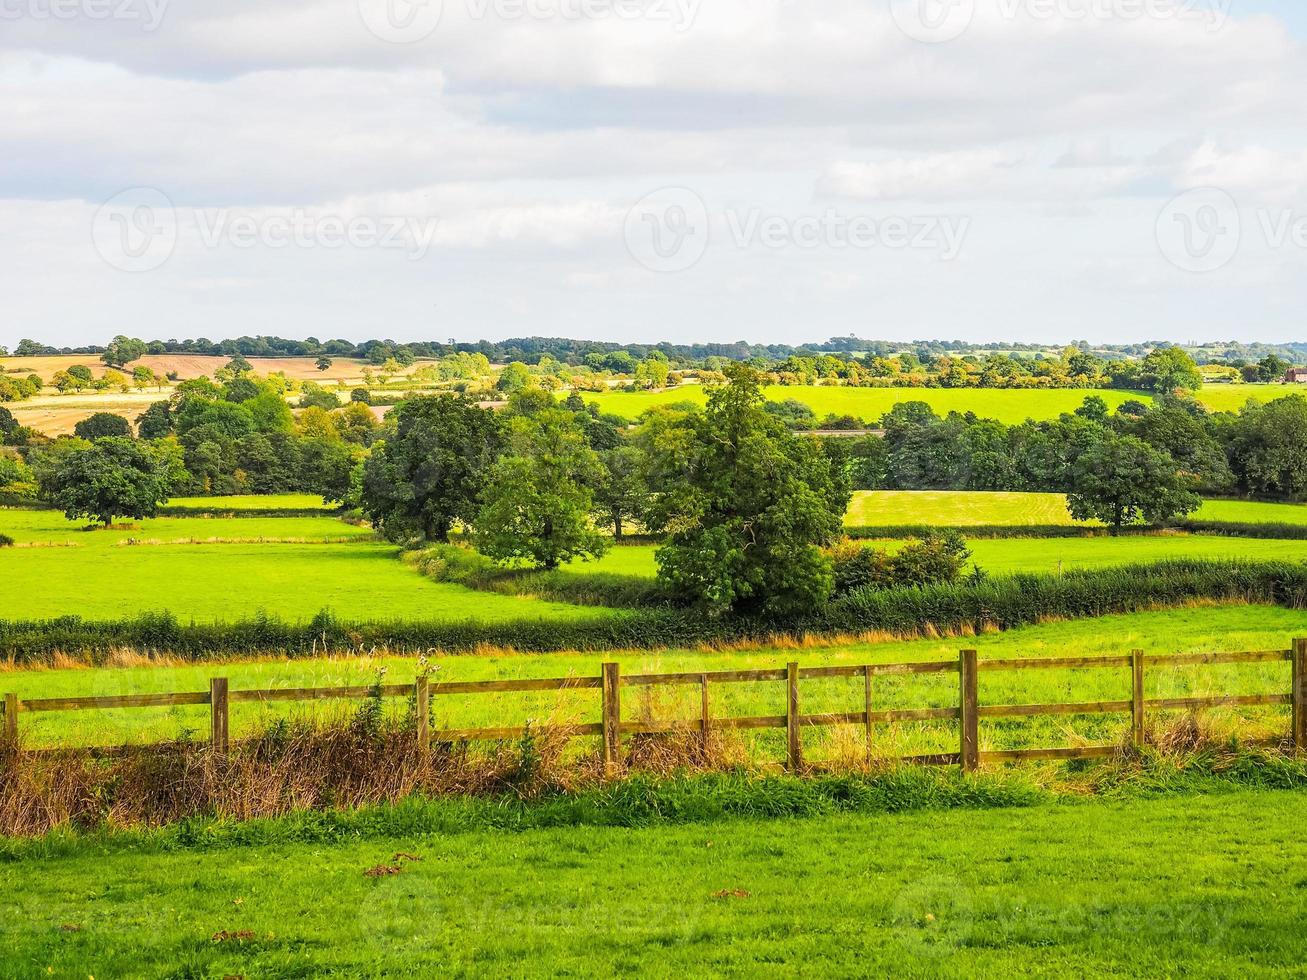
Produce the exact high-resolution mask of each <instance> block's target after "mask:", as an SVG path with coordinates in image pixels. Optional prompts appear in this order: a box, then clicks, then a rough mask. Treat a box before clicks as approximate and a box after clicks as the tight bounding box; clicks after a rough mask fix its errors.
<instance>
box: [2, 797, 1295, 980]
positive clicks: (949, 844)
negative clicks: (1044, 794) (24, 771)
mask: <svg viewBox="0 0 1307 980" xmlns="http://www.w3.org/2000/svg"><path fill="white" fill-rule="evenodd" d="M1213 789H1219V787H1213ZM1304 802H1307V797H1305V796H1304V794H1303V793H1302V792H1301V791H1291V790H1281V791H1267V790H1251V789H1233V788H1230V787H1226V788H1225V791H1223V792H1215V793H1213V794H1212V795H1184V796H1168V797H1163V798H1154V799H1134V800H1130V801H1124V802H1110V801H1103V800H1095V801H1092V802H1083V803H1073V804H1061V805H1050V804H1044V805H1040V806H1036V807H1026V808H1021V809H1005V810H956V811H949V812H938V811H919V812H910V813H901V814H885V813H880V814H865V813H853V814H837V815H830V816H823V817H815V818H810V819H797V820H787V821H756V820H737V821H728V822H717V823H712V824H693V823H692V824H686V825H681V826H652V827H644V828H634V829H633V828H622V827H578V828H557V829H546V830H531V831H525V832H520V833H511V832H504V831H488V832H480V833H475V834H454V835H439V834H436V835H432V834H426V833H421V832H418V831H416V830H414V831H413V832H400V833H397V834H395V835H394V836H384V835H366V836H365V837H364V838H363V839H354V840H349V839H346V840H341V841H339V842H337V843H334V844H331V843H325V842H315V843H286V844H274V845H264V846H251V847H245V848H238V849H233V850H226V851H221V852H212V851H206V850H180V851H172V852H162V853H159V852H152V851H149V850H147V851H145V852H138V851H137V850H136V849H134V848H127V849H117V848H109V849H107V850H101V849H100V848H98V847H96V846H94V845H87V846H85V847H74V848H73V849H71V850H70V851H68V852H65V853H62V854H59V855H58V856H32V857H26V858H23V859H20V860H16V861H10V862H9V863H7V864H5V865H3V866H0V891H2V892H3V893H4V894H5V896H6V898H5V902H6V914H5V915H4V916H0V945H2V946H3V948H4V949H5V954H4V960H5V970H6V972H7V973H9V974H11V975H16V976H34V975H55V976H88V975H94V976H122V975H148V976H159V975H170V976H201V975H204V976H221V975H224V974H225V975H242V974H243V975H250V976H254V975H258V976H303V975H321V974H325V973H341V974H348V975H351V976H360V975H363V976H376V975H383V974H390V975H393V974H410V973H416V974H428V975H430V974H433V973H436V972H439V973H440V974H442V975H465V974H476V975H513V976H542V975H616V974H621V975H636V974H641V975H658V976H662V975H668V974H673V973H681V974H685V975H701V974H704V973H732V974H749V975H768V976H770V975H776V976H781V975H785V976H790V975H794V974H795V973H796V972H797V973H800V974H812V975H852V974H858V975H869V974H876V975H880V974H893V975H900V976H903V975H907V976H926V975H931V976H939V975H944V976H977V975H981V976H985V975H991V976H992V975H1018V974H1020V975H1044V976H1054V975H1080V976H1083V975H1087V974H1118V975H1131V976H1158V975H1177V974H1185V975H1204V976H1232V975H1285V976H1288V975H1295V974H1296V973H1297V972H1298V971H1299V970H1300V969H1301V951H1302V950H1301V936H1300V926H1301V922H1302V921H1303V919H1304V917H1305V916H1307V839H1304V837H1303V836H1302V835H1301V834H1300V833H1298V832H1297V831H1296V829H1295V828H1296V826H1297V824H1298V817H1299V815H1300V814H1301V812H1302V807H1303V805H1304ZM38 855H39V852H38ZM400 855H404V856H400ZM379 865H386V866H391V867H400V868H402V871H401V873H399V874H395V875H387V876H382V877H375V878H374V877H368V876H366V875H365V874H364V872H365V871H366V870H367V869H369V868H373V867H376V866H379Z"/></svg>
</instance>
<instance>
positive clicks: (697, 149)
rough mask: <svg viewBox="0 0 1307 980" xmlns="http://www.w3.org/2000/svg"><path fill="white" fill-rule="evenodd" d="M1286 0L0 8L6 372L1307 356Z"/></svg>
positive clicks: (1292, 30) (1302, 158) (306, 2)
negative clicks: (136, 347) (705, 358)
mask: <svg viewBox="0 0 1307 980" xmlns="http://www.w3.org/2000/svg"><path fill="white" fill-rule="evenodd" d="M1304 6H1307V5H1304V4H1303V3H1301V0H1260V2H1254V0H903V2H899V0H894V2H890V0H443V4H442V3H440V2H439V0H223V2H221V3H215V2H211V0H210V2H205V0H174V2H168V0H0V229H2V230H3V233H2V234H0V344H8V345H9V346H12V344H13V342H15V341H16V340H17V339H18V338H19V337H35V338H38V339H42V340H44V341H46V342H49V343H54V344H58V345H61V346H62V345H74V344H81V343H94V342H103V341H104V340H105V339H107V338H108V337H109V336H111V335H113V334H116V333H128V334H133V335H138V336H142V337H146V338H155V337H159V338H170V337H176V338H187V337H199V336H206V337H210V338H221V337H229V336H237V335H240V334H254V333H268V334H277V335H280V336H289V337H304V336H310V335H312V336H316V337H319V338H322V339H326V338H330V337H346V338H351V339H366V338H369V337H391V338H395V339H399V340H405V339H433V338H438V339H445V338H450V337H453V338H457V339H459V340H475V339H479V338H491V339H494V338H502V337H507V336H523V335H557V336H571V337H588V338H599V339H611V340H623V341H654V340H672V341H681V342H690V341H699V340H721V341H730V340H738V339H748V340H752V341H774V342H789V343H798V342H802V341H805V340H819V339H824V338H826V337H829V336H832V335H841V334H849V333H856V334H858V335H859V336H863V337H875V338H887V339H916V338H946V339H953V338H961V339H969V340H986V339H999V338H1002V339H1010V340H1023V341H1036V342H1038V341H1046V342H1050V343H1061V342H1066V341H1069V340H1072V339H1077V338H1082V337H1083V338H1089V339H1090V340H1094V341H1138V340H1146V339H1157V338H1167V339H1172V340H1181V341H1188V340H1216V339H1222V340H1223V339H1238V340H1271V341H1277V340H1278V341H1285V340H1302V339H1305V338H1307V328H1305V327H1304V322H1305V318H1304V309H1305V308H1307V303H1305V302H1304V300H1307V275H1304V272H1307V127H1304V125H1303V118H1304V111H1305V110H1304V106H1305V105H1307V84H1305V82H1307V57H1305V56H1304V55H1305V54H1307V51H1305V50H1304V41H1305V40H1307V12H1304V10H1303V9H1301V8H1303V7H1304Z"/></svg>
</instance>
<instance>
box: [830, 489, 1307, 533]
mask: <svg viewBox="0 0 1307 980" xmlns="http://www.w3.org/2000/svg"><path fill="white" fill-rule="evenodd" d="M1190 517H1191V519H1193V520H1199V521H1227V522H1231V523H1236V522H1237V523H1248V524H1307V504H1270V503H1258V502H1253V501H1245V500H1205V501H1203V506H1202V508H1201V509H1199V510H1198V511H1196V512H1195V513H1194V514H1192V515H1190ZM845 523H846V524H848V525H849V526H850V527H878V526H879V527H890V526H895V525H903V524H925V525H933V526H936V527H968V526H976V525H999V526H1007V527H1024V526H1028V525H1032V526H1034V525H1045V526H1057V525H1062V526H1069V525H1074V524H1079V523H1083V522H1078V521H1075V520H1073V519H1072V518H1071V515H1070V514H1069V513H1068V512H1067V509H1066V498H1065V497H1064V496H1063V495H1062V494H1060V493H984V492H977V491H966V490H863V491H858V492H856V493H854V495H853V500H852V502H851V503H850V504H849V511H848V514H847V515H846V516H845Z"/></svg>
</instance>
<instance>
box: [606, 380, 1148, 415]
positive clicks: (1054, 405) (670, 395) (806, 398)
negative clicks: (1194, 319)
mask: <svg viewBox="0 0 1307 980" xmlns="http://www.w3.org/2000/svg"><path fill="white" fill-rule="evenodd" d="M763 390H764V393H765V394H766V396H767V397H768V398H769V399H771V400H772V401H785V400H786V399H789V398H793V399H796V400H798V401H801V402H803V403H804V404H805V405H808V406H810V407H811V408H812V410H813V411H814V412H815V413H816V414H817V416H818V418H821V417H824V416H825V415H827V414H831V413H833V414H835V415H854V416H857V417H858V418H860V419H863V420H864V421H866V422H870V423H874V422H877V421H879V419H880V417H881V416H882V415H884V414H885V413H886V412H888V411H889V410H890V409H891V408H893V407H894V406H895V405H897V404H899V403H901V402H910V401H922V402H926V403H927V404H928V405H930V406H931V407H932V408H933V409H934V410H935V412H936V413H937V414H939V415H945V414H947V413H949V412H951V411H957V412H975V413H976V414H977V415H980V416H983V417H985V418H994V419H998V420H999V421H1001V422H1005V423H1007V424H1009V425H1015V424H1017V423H1019V422H1024V421H1025V420H1026V419H1028V418H1033V419H1052V418H1057V416H1059V415H1061V414H1062V413H1063V412H1070V411H1074V410H1075V409H1077V408H1079V407H1080V406H1081V405H1082V404H1084V400H1085V399H1086V398H1088V397H1089V396H1090V395H1097V396H1099V397H1100V398H1102V399H1103V400H1104V401H1105V402H1107V404H1108V406H1109V407H1111V408H1116V407H1118V406H1119V405H1121V404H1122V403H1123V402H1126V401H1129V400H1130V399H1132V398H1135V399H1138V400H1140V401H1148V400H1149V398H1148V396H1147V395H1139V394H1134V393H1131V392H1125V391H1108V390H1105V389H1092V390H1090V389H1083V390H1053V391H1009V390H996V389H957V388H843V387H825V386H818V385H794V386H781V385H772V386H770V387H767V388H765V389H763ZM583 397H584V398H585V400H586V402H587V403H589V402H592V401H594V402H598V403H599V407H600V408H601V409H602V410H603V411H605V412H612V413H614V414H616V415H621V416H623V417H624V418H629V419H634V418H636V417H638V416H639V415H640V413H641V412H644V411H645V410H646V409H649V408H652V407H654V406H656V405H670V404H673V403H675V402H681V401H689V402H694V403H695V404H697V405H702V404H704V403H705V402H706V401H707V395H706V394H705V389H704V388H703V386H701V385H684V386H682V387H679V388H669V389H667V390H665V391H649V392H644V391H639V392H627V391H609V392H601V393H591V392H585V393H584V394H583Z"/></svg>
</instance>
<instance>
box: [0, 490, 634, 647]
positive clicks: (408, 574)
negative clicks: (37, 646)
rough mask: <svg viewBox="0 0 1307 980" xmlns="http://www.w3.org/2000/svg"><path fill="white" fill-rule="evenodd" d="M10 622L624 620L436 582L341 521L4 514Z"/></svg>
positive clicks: (1, 615)
mask: <svg viewBox="0 0 1307 980" xmlns="http://www.w3.org/2000/svg"><path fill="white" fill-rule="evenodd" d="M0 534H6V535H8V536H10V537H12V538H13V539H14V540H15V542H16V546H15V547H12V548H4V549H0V581H4V582H5V583H6V585H10V586H13V587H9V588H5V589H4V590H0V619H46V618H51V617H55V616H81V617H83V618H85V619H119V618H122V617H124V616H131V615H135V614H138V613H143V612H158V611H162V610H168V611H171V612H172V613H174V614H175V615H176V616H177V618H178V619H179V620H181V621H182V622H189V621H196V622H212V621H219V620H227V621H233V620H243V619H249V618H251V617H253V616H255V615H257V614H259V613H261V612H262V613H267V614H268V615H271V616H276V617H279V618H281V619H284V620H287V621H292V622H303V621H306V620H309V619H312V618H313V617H314V616H315V615H317V614H318V613H319V612H321V611H322V610H323V609H330V610H332V612H333V613H334V614H335V615H336V616H337V617H339V618H341V619H344V620H353V621H361V620H383V621H384V620H399V619H409V620H422V621H459V622H461V621H465V620H481V621H494V622H504V621H512V620H539V619H545V620H548V619H559V620H563V619H573V620H574V619H576V618H585V617H600V616H608V615H614V613H612V612H610V611H608V610H604V609H596V608H587V609H581V608H579V607H576V606H571V605H566V604H563V603H552V602H543V601H537V600H533V599H529V598H523V597H518V596H503V595H497V594H494V593H489V592H477V591H473V590H471V589H467V588H464V587H462V586H459V585H453V584H449V583H441V582H433V581H431V580H430V579H428V578H425V577H424V576H422V575H419V574H418V573H417V572H416V571H414V570H413V569H411V568H410V567H409V566H408V565H407V564H405V563H404V562H401V561H400V560H399V558H398V555H399V549H398V548H397V547H395V546H394V545H390V544H387V543H384V542H381V541H377V540H376V539H375V538H374V536H373V534H372V532H371V530H370V529H369V528H365V527H358V526H357V525H353V524H348V523H345V522H343V521H340V520H337V519H335V518H332V517H327V516H323V517H266V516H260V517H223V518H207V517H175V516H170V517H158V518H152V519H149V520H144V521H137V522H134V523H133V524H132V525H131V526H128V527H117V526H115V527H114V528H110V529H96V530H90V531H88V530H86V529H85V526H84V525H82V524H81V523H77V522H72V521H68V520H65V519H64V517H63V515H62V514H61V513H59V512H58V511H53V510H20V509H8V508H6V509H0Z"/></svg>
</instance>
